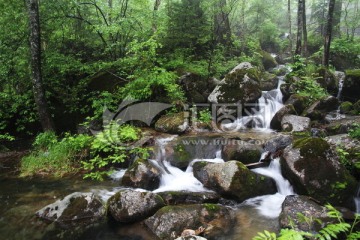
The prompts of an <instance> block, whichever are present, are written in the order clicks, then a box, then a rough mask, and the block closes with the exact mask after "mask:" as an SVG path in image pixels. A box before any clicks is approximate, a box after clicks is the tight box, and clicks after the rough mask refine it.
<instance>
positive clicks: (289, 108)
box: [270, 104, 296, 130]
mask: <svg viewBox="0 0 360 240" xmlns="http://www.w3.org/2000/svg"><path fill="white" fill-rule="evenodd" d="M287 114H296V111H295V109H294V106H293V105H291V104H289V105H285V106H283V107H282V108H280V110H279V111H277V113H275V115H274V117H273V118H272V119H271V122H270V127H271V128H272V129H274V130H281V120H282V118H283V117H284V116H285V115H287Z"/></svg>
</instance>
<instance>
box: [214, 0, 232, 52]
mask: <svg viewBox="0 0 360 240" xmlns="http://www.w3.org/2000/svg"><path fill="white" fill-rule="evenodd" d="M215 9H216V10H215V11H216V12H215V16H214V35H215V41H216V42H217V43H220V44H222V45H225V46H229V45H230V44H231V29H230V21H229V10H227V4H226V0H217V1H216V4H215Z"/></svg>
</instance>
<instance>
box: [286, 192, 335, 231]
mask: <svg viewBox="0 0 360 240" xmlns="http://www.w3.org/2000/svg"><path fill="white" fill-rule="evenodd" d="M298 214H303V215H304V216H305V217H307V218H309V219H319V220H321V221H322V223H321V224H320V223H319V222H318V221H311V222H309V223H307V222H305V221H302V220H301V218H300V219H299V216H298ZM333 221H334V219H331V218H329V217H328V215H327V209H326V208H325V207H323V206H321V205H319V204H318V203H316V202H314V200H313V199H311V198H310V197H307V196H295V195H291V196H287V197H286V198H285V201H284V202H283V204H282V211H281V214H280V216H279V222H280V227H281V228H294V229H295V230H298V231H305V232H314V231H315V232H316V231H319V230H320V229H322V228H323V227H324V226H325V225H327V224H329V223H333Z"/></svg>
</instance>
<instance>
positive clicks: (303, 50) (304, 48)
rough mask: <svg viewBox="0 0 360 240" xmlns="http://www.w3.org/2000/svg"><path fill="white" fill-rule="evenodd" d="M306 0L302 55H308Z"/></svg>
mask: <svg viewBox="0 0 360 240" xmlns="http://www.w3.org/2000/svg"><path fill="white" fill-rule="evenodd" d="M305 2H306V0H302V7H301V8H302V29H303V32H302V33H303V40H304V42H303V46H302V55H303V56H306V55H307V42H308V40H307V29H306V4H305Z"/></svg>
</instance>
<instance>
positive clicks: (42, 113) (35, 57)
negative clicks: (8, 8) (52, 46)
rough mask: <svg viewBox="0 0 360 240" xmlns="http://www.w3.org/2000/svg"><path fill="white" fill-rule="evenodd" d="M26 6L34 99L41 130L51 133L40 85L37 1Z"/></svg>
mask: <svg viewBox="0 0 360 240" xmlns="http://www.w3.org/2000/svg"><path fill="white" fill-rule="evenodd" d="M26 6H27V12H28V16H29V30H30V52H31V70H32V83H33V92H34V98H35V102H36V105H37V109H38V114H39V120H40V123H41V126H42V128H43V130H44V131H52V130H54V124H53V121H52V118H51V115H50V113H49V109H48V105H47V102H46V98H45V91H44V87H43V83H42V73H41V38H40V21H39V5H38V1H37V0H26Z"/></svg>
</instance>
